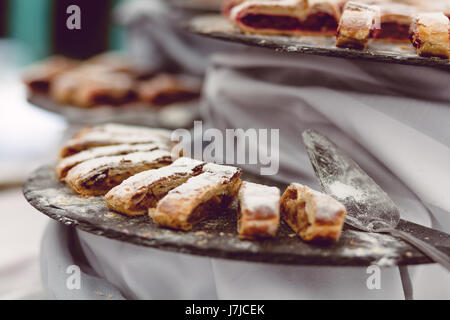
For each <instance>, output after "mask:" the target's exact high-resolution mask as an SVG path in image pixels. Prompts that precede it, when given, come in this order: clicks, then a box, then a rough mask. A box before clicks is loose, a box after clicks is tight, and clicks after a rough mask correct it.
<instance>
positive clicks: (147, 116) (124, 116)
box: [27, 93, 200, 129]
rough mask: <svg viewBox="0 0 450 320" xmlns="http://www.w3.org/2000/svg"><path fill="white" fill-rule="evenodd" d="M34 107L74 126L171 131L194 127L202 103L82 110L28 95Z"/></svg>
mask: <svg viewBox="0 0 450 320" xmlns="http://www.w3.org/2000/svg"><path fill="white" fill-rule="evenodd" d="M27 100H28V102H30V103H31V104H32V105H34V106H36V107H38V108H40V109H44V110H46V111H50V112H52V113H56V114H59V115H62V116H63V117H65V118H66V119H67V121H69V122H70V123H73V124H78V125H97V124H102V123H115V122H117V123H123V124H129V125H142V126H153V127H163V128H168V129H178V128H190V127H191V126H192V124H193V122H194V120H196V119H198V118H199V117H200V112H199V101H198V100H194V101H189V102H180V103H175V104H173V105H169V106H164V107H151V106H149V105H147V104H143V103H130V104H127V105H121V106H108V105H105V106H98V107H95V108H89V109H86V108H79V107H76V106H71V105H61V104H59V103H57V102H55V101H53V100H52V99H50V97H49V96H47V95H42V94H31V93H29V94H28V98H27Z"/></svg>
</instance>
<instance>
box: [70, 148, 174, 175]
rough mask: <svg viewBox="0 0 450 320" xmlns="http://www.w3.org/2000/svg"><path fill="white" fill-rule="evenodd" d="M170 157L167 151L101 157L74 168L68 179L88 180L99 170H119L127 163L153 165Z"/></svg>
mask: <svg viewBox="0 0 450 320" xmlns="http://www.w3.org/2000/svg"><path fill="white" fill-rule="evenodd" d="M170 157H171V154H170V152H168V151H165V150H155V151H151V152H135V153H130V154H127V155H123V156H113V157H100V158H96V159H91V160H88V161H85V162H82V163H80V164H79V165H77V166H75V167H73V168H72V169H71V170H70V171H69V173H68V174H67V179H68V180H71V179H76V177H81V176H82V177H85V178H88V177H90V176H92V175H95V174H96V173H97V172H98V171H99V170H103V169H105V168H108V169H111V168H119V167H121V166H125V165H126V164H127V163H129V164H130V165H133V164H136V163H152V162H155V161H158V160H160V159H163V158H167V159H169V158H170Z"/></svg>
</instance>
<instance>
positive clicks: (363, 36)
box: [336, 2, 379, 50]
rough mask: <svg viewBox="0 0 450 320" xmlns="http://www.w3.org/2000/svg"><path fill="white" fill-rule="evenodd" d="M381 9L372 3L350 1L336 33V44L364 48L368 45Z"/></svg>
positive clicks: (342, 46) (341, 46)
mask: <svg viewBox="0 0 450 320" xmlns="http://www.w3.org/2000/svg"><path fill="white" fill-rule="evenodd" d="M378 14H379V10H378V9H377V8H376V7H374V6H370V5H365V4H362V3H356V2H348V3H347V4H346V5H345V7H344V12H343V13H342V17H341V21H340V22H339V28H338V31H337V35H336V46H337V47H340V48H351V49H357V50H363V49H365V48H366V47H367V43H368V41H369V38H370V34H371V31H372V27H373V25H374V22H375V19H376V17H377V15H378Z"/></svg>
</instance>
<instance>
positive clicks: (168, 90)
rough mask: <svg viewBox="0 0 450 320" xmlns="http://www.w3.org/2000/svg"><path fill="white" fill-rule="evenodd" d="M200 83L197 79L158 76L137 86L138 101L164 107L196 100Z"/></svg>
mask: <svg viewBox="0 0 450 320" xmlns="http://www.w3.org/2000/svg"><path fill="white" fill-rule="evenodd" d="M200 89H201V82H200V81H199V80H198V79H195V78H191V77H183V76H174V75H169V74H160V75H157V76H156V77H154V78H151V79H150V80H145V81H142V82H141V83H140V84H139V86H138V96H139V100H140V101H143V102H146V103H149V104H151V105H153V106H166V105H169V104H172V103H176V102H184V101H190V100H194V99H197V98H198V97H199V96H200Z"/></svg>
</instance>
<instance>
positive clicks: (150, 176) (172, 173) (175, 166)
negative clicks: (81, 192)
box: [105, 158, 204, 216]
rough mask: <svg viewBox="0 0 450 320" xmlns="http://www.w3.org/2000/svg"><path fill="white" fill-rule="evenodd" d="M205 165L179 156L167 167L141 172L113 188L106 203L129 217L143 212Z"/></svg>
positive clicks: (197, 172) (199, 171) (106, 198)
mask: <svg viewBox="0 0 450 320" xmlns="http://www.w3.org/2000/svg"><path fill="white" fill-rule="evenodd" d="M203 165H204V162H202V161H197V160H194V159H190V158H179V159H177V160H176V161H175V162H173V163H172V164H171V165H169V166H167V167H162V168H159V169H154V170H148V171H143V172H141V173H138V174H136V175H134V176H132V177H130V178H128V179H127V180H125V181H123V182H122V183H121V184H120V185H118V186H117V187H114V188H113V189H111V190H110V191H109V192H108V193H107V194H106V196H105V200H106V204H107V205H108V208H110V209H111V210H114V211H117V212H120V213H124V214H126V215H129V216H137V215H143V214H145V213H147V211H148V209H149V208H154V207H156V205H157V203H158V201H159V200H160V199H161V198H162V197H164V196H165V195H166V194H167V193H168V192H169V191H170V190H172V189H174V188H176V187H178V186H179V185H181V184H182V183H184V182H186V181H187V180H188V179H189V178H190V177H192V176H195V175H197V174H200V173H201V172H202V167H203Z"/></svg>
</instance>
